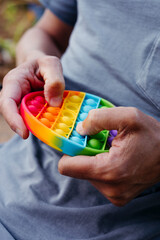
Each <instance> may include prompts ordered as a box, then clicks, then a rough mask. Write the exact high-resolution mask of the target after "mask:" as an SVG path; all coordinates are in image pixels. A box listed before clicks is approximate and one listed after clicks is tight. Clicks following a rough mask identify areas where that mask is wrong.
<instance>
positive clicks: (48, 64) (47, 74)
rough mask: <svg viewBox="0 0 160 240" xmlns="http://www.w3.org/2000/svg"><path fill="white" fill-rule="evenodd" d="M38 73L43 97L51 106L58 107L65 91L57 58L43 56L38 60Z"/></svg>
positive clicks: (60, 66)
mask: <svg viewBox="0 0 160 240" xmlns="http://www.w3.org/2000/svg"><path fill="white" fill-rule="evenodd" d="M39 72H40V74H41V76H42V77H43V79H44V81H45V84H44V95H45V98H46V100H47V102H48V103H49V104H50V105H51V106H53V107H57V106H60V104H61V102H62V98H63V92H64V89H65V81H64V78H63V70H62V65H61V62H60V60H59V59H58V58H57V57H52V56H45V57H43V58H41V59H40V60H39Z"/></svg>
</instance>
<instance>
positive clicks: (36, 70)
mask: <svg viewBox="0 0 160 240" xmlns="http://www.w3.org/2000/svg"><path fill="white" fill-rule="evenodd" d="M43 87H44V94H45V98H46V100H47V101H48V102H49V104H50V105H52V106H59V105H60V103H61V100H62V96H63V91H64V88H65V83H64V78H63V73H62V66H61V63H60V60H59V59H58V58H57V57H51V56H43V57H40V58H37V59H34V60H29V61H26V62H24V63H23V64H21V65H19V66H18V67H17V68H15V69H13V70H11V71H10V72H9V73H8V74H7V75H6V76H5V78H4V80H3V88H2V91H1V93H0V111H1V112H2V114H3V116H4V118H5V119H6V121H7V122H8V124H9V125H10V127H11V128H12V129H13V130H14V131H15V132H16V133H18V134H19V135H20V136H21V137H22V138H24V139H26V138H27V137H28V134H29V132H28V130H27V128H26V126H25V124H24V122H23V119H22V117H21V115H20V114H19V104H20V102H21V99H22V98H23V96H25V95H26V94H27V93H29V92H31V91H33V90H40V89H43Z"/></svg>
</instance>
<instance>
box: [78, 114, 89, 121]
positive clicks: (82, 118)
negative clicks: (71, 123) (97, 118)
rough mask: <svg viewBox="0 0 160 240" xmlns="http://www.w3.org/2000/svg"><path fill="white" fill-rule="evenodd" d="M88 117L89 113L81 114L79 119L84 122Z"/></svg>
mask: <svg viewBox="0 0 160 240" xmlns="http://www.w3.org/2000/svg"><path fill="white" fill-rule="evenodd" d="M87 116H88V114H87V113H81V114H80V115H79V119H80V120H81V121H84V120H85V119H86V117H87Z"/></svg>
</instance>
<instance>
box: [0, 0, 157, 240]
mask: <svg viewBox="0 0 160 240" xmlns="http://www.w3.org/2000/svg"><path fill="white" fill-rule="evenodd" d="M41 2H42V3H43V4H44V6H46V7H47V8H49V9H50V10H51V11H52V12H53V13H54V14H55V15H57V16H58V17H59V18H60V19H61V20H62V21H64V22H66V23H68V24H70V25H72V26H74V30H73V32H72V35H71V38H70V42H69V47H68V49H67V51H66V52H65V54H64V56H63V57H62V65H63V71H64V76H65V79H66V86H67V88H68V89H75V90H77V91H82V90H83V91H86V92H90V93H94V94H97V95H98V96H100V97H104V98H106V99H108V100H110V101H111V102H113V103H114V104H115V105H117V106H119V105H122V106H135V107H137V108H139V109H140V110H142V111H144V112H145V113H147V114H149V115H152V116H153V117H155V118H156V119H158V120H159V109H160V98H159V89H158V83H159V76H160V67H159V60H160V59H159V58H160V57H159V56H160V16H159V13H160V2H159V0H154V1H153V0H152V1H151V0H139V1H138V0H134V1H133V0H130V1H128V0H87V1H86V0H77V1H76V0H54V1H51V0H41ZM61 155H62V154H61V153H59V152H57V151H55V150H54V149H52V148H50V147H49V146H47V145H46V144H44V143H42V142H41V141H39V140H38V139H37V138H36V137H34V136H33V135H30V138H29V139H27V140H26V141H23V140H21V139H20V138H19V137H18V136H16V137H14V138H13V139H12V140H11V141H10V142H8V143H6V144H4V145H0V166H1V167H0V183H1V184H0V236H3V235H4V236H5V237H3V240H9V239H17V240H71V239H73V240H76V239H77V240H78V239H83V240H86V239H90V240H117V239H119V240H150V239H152V240H158V239H160V227H159V226H160V184H157V185H155V186H154V187H152V188H150V189H147V190H146V191H145V192H143V193H142V194H141V195H140V196H138V197H137V198H135V199H134V200H132V201H131V202H130V203H129V204H128V205H126V206H125V207H122V208H119V207H115V206H114V205H112V204H111V203H110V202H109V201H108V200H107V199H106V198H105V197H104V196H103V195H102V194H101V193H99V192H98V191H97V190H96V189H95V188H94V187H93V186H92V185H91V184H90V183H89V182H88V181H86V180H78V179H73V178H70V177H65V176H61V175H60V174H59V172H58V170H57V164H58V160H59V158H60V157H61ZM5 233H6V235H5ZM2 234H3V235H2Z"/></svg>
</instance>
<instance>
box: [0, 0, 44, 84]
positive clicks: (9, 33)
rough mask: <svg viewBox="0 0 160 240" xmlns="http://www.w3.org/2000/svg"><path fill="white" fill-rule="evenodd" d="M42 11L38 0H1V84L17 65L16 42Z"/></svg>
mask: <svg viewBox="0 0 160 240" xmlns="http://www.w3.org/2000/svg"><path fill="white" fill-rule="evenodd" d="M42 12H43V9H42V7H41V6H40V4H39V3H38V1H36V0H33V1H30V0H28V1H27V0H26V1H25V0H0V84H1V83H2V79H3V77H4V75H5V74H6V73H7V72H8V71H9V70H10V69H12V68H13V67H14V66H15V46H16V43H17V42H18V40H19V39H20V37H21V36H22V34H23V33H24V31H26V30H27V29H28V28H29V27H31V26H32V25H33V24H34V23H35V22H36V20H37V19H38V18H39V17H40V15H41V14H42Z"/></svg>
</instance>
